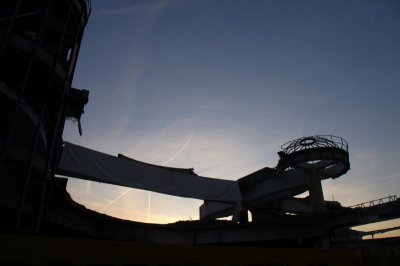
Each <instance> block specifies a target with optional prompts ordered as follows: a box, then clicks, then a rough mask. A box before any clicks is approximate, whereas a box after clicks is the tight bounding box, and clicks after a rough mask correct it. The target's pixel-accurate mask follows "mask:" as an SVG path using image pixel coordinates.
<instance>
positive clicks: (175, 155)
mask: <svg viewBox="0 0 400 266" xmlns="http://www.w3.org/2000/svg"><path fill="white" fill-rule="evenodd" d="M193 134H194V130H192V132H191V133H190V135H189V137H188V139H187V140H186V142H185V143H184V144H183V146H182V147H181V148H180V149H179V150H178V151H177V152H176V153H175V154H174V155H173V156H172V157H171V158H169V159H168V160H166V161H165V162H164V163H162V164H161V165H162V166H164V165H167V164H168V163H169V162H171V161H172V160H173V159H175V158H176V157H177V156H179V155H180V154H181V153H182V152H183V151H184V150H185V149H186V147H187V146H188V145H189V143H190V140H191V139H192V137H193ZM131 190H132V189H131V188H128V189H126V190H125V191H123V192H122V193H121V194H119V195H118V196H117V197H115V198H114V199H112V200H111V201H110V202H108V203H107V204H106V205H104V207H103V208H101V211H104V210H106V209H107V208H108V207H109V206H111V205H112V204H114V203H115V202H116V201H118V200H119V199H121V198H122V197H124V196H125V195H126V194H128V193H129V192H130V191H131ZM148 193H149V194H148V211H147V222H149V220H150V214H151V192H148Z"/></svg>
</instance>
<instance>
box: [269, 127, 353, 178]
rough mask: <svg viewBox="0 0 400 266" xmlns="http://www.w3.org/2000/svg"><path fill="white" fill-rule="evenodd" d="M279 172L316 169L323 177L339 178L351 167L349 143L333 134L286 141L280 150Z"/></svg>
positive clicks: (280, 173) (279, 173)
mask: <svg viewBox="0 0 400 266" xmlns="http://www.w3.org/2000/svg"><path fill="white" fill-rule="evenodd" d="M278 155H279V157H280V159H279V162H278V165H277V167H276V170H277V174H278V175H283V174H284V173H285V171H288V170H291V169H293V168H294V169H298V170H303V171H315V172H317V173H318V174H319V175H320V176H321V179H326V178H337V177H339V176H341V175H343V174H345V173H346V172H347V171H348V170H349V169H350V161H349V151H348V143H347V141H346V140H344V139H343V138H340V137H336V136H332V135H316V136H309V137H303V138H299V139H295V140H292V141H289V142H286V143H285V144H283V145H282V146H281V151H280V152H278Z"/></svg>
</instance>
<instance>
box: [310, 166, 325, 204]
mask: <svg viewBox="0 0 400 266" xmlns="http://www.w3.org/2000/svg"><path fill="white" fill-rule="evenodd" d="M309 174H310V201H311V207H312V209H313V211H325V210H326V206H325V200H324V192H323V191H322V184H321V179H320V176H319V174H318V173H317V171H315V170H312V171H310V172H309Z"/></svg>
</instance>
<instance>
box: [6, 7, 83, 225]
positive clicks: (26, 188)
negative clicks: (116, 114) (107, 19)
mask: <svg viewBox="0 0 400 266" xmlns="http://www.w3.org/2000/svg"><path fill="white" fill-rule="evenodd" d="M89 14H90V3H89V2H88V1H84V0H56V1H55V0H43V1H31V0H3V1H1V8H0V110H1V112H0V123H1V127H0V175H1V177H0V179H1V186H0V195H1V201H0V202H1V208H2V209H4V210H3V212H6V213H8V215H6V216H5V217H7V218H5V219H1V222H0V223H1V226H2V227H4V228H16V229H18V230H28V231H32V230H36V231H37V230H39V227H40V222H41V220H42V214H43V211H44V209H45V208H46V202H47V196H48V195H49V191H50V190H51V187H52V182H53V179H54V178H53V177H54V170H55V167H56V166H57V162H58V158H59V154H60V147H61V142H62V132H63V128H64V123H65V120H66V119H67V118H71V119H75V120H77V121H78V125H79V130H80V132H81V127H80V117H81V114H82V113H83V107H84V105H85V104H86V103H87V102H88V91H87V90H78V89H75V88H72V87H71V83H72V79H73V76H74V70H75V65H76V62H77V58H78V54H79V47H80V44H81V40H82V36H83V31H84V28H85V25H86V23H87V20H88V17H89Z"/></svg>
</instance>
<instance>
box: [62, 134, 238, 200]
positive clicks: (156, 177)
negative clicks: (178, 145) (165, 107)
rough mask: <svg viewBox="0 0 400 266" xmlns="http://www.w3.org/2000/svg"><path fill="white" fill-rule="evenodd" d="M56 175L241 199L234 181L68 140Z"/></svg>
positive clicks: (177, 193) (201, 196) (206, 197)
mask: <svg viewBox="0 0 400 266" xmlns="http://www.w3.org/2000/svg"><path fill="white" fill-rule="evenodd" d="M56 174H59V175H64V176H69V177H75V178H79V179H85V180H91V181H96V182H104V183H108V184H113V185H120V186H125V187H131V188H137V189H143V190H149V191H154V192H158V193H163V194H168V195H173V196H178V197H185V198H194V199H201V200H209V201H219V202H238V201H241V200H242V196H241V193H240V189H239V185H238V183H237V182H236V181H232V180H223V179H215V178H209V177H201V176H197V175H191V174H186V173H181V172H178V171H173V170H172V169H168V167H161V166H153V165H149V164H145V163H142V162H139V161H135V160H127V159H124V158H118V157H115V156H111V155H108V154H105V153H101V152H98V151H95V150H91V149H88V148H85V147H82V146H78V145H75V144H72V143H68V142H65V145H64V148H63V152H62V156H61V161H60V164H59V167H58V169H57V171H56Z"/></svg>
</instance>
